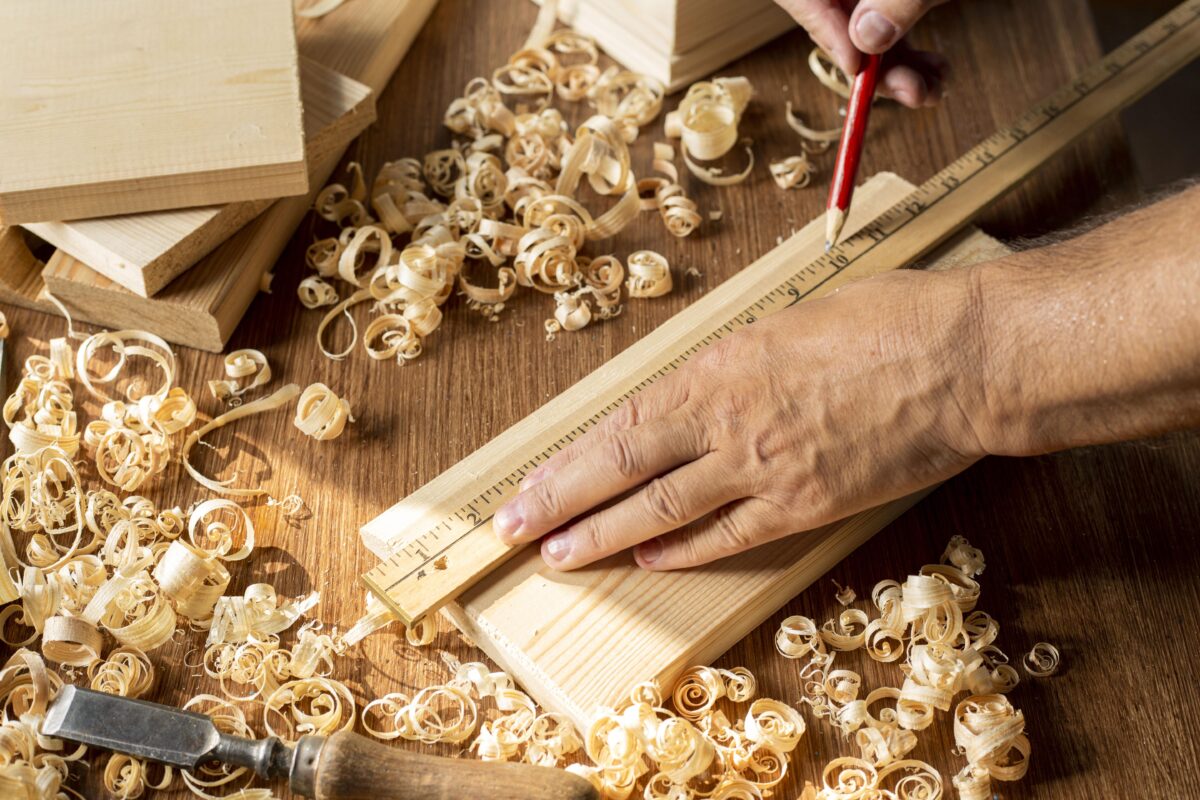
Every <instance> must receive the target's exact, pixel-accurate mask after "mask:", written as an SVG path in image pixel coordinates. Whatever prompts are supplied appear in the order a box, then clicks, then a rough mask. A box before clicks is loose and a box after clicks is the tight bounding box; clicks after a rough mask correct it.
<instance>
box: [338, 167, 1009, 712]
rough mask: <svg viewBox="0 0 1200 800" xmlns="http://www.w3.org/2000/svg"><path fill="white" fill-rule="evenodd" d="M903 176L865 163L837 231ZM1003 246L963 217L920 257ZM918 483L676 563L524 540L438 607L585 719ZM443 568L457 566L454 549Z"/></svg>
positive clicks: (872, 528) (732, 638) (758, 265)
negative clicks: (756, 543) (657, 567)
mask: <svg viewBox="0 0 1200 800" xmlns="http://www.w3.org/2000/svg"><path fill="white" fill-rule="evenodd" d="M913 188H914V187H913V186H912V185H911V184H909V183H908V182H907V181H904V180H902V179H901V178H899V177H897V176H895V175H892V174H886V173H885V174H881V175H877V176H875V177H874V178H872V179H871V180H870V181H868V182H867V183H866V184H865V185H864V186H863V187H861V188H860V189H859V196H858V200H857V202H856V203H855V205H854V208H853V210H852V211H851V215H850V219H849V221H848V223H847V230H848V231H850V232H853V231H854V230H857V229H858V228H859V227H861V226H862V225H864V224H866V223H867V222H869V221H871V220H873V219H874V218H875V217H877V216H878V215H879V214H881V213H882V212H883V211H885V210H886V209H888V208H889V207H890V206H892V205H893V204H895V203H896V202H898V201H899V200H901V199H903V198H904V197H906V196H907V195H908V194H909V193H910V192H911V191H912V190H913ZM823 242H824V225H823V220H818V221H816V222H813V223H810V224H809V225H807V226H805V228H803V229H802V230H801V231H800V232H799V233H797V234H796V235H794V236H793V237H792V238H790V239H788V240H787V241H786V242H785V243H784V244H782V245H780V246H779V247H777V248H775V249H774V250H772V251H771V252H770V253H768V254H767V255H766V256H764V257H763V258H761V259H759V260H758V261H757V262H755V263H754V264H752V265H751V266H749V267H747V268H746V269H745V270H742V271H741V272H740V273H738V274H737V275H736V276H734V277H733V278H730V279H729V280H728V281H726V282H725V283H724V284H722V285H721V286H720V287H718V288H717V289H714V290H713V292H711V293H710V294H709V295H708V298H713V299H711V300H710V301H709V302H705V301H704V300H701V301H700V302H698V303H696V304H694V305H692V306H690V307H689V308H687V309H685V310H684V311H682V312H680V313H679V314H678V315H676V316H675V317H673V318H672V320H671V321H670V322H668V323H666V325H664V326H663V327H664V328H665V327H666V326H675V330H678V329H679V328H680V327H681V326H685V327H689V328H690V327H692V326H695V327H696V329H697V330H708V329H710V328H709V326H710V323H711V327H716V326H719V325H720V320H722V319H725V318H727V317H728V315H729V314H730V313H732V311H731V310H732V309H734V308H737V309H740V308H742V307H743V305H744V303H743V301H746V302H753V298H754V297H756V296H759V295H761V294H765V293H766V292H768V291H771V290H772V289H774V287H776V286H778V285H779V282H780V280H781V276H782V275H785V274H788V275H790V274H791V273H792V272H794V271H795V270H796V268H797V265H803V264H806V263H809V262H811V261H812V260H813V259H815V258H816V257H817V256H818V255H820V253H821V251H822V249H823ZM1005 252H1007V251H1006V249H1005V248H1004V247H1003V245H1001V244H999V243H998V242H996V241H995V240H992V239H989V238H988V237H986V236H984V235H983V234H981V233H979V232H978V231H974V230H972V231H967V232H964V233H963V234H962V235H960V236H959V237H957V238H956V239H954V240H953V244H952V245H950V246H949V248H948V250H947V249H943V250H942V251H940V254H939V255H935V256H933V257H931V259H930V260H931V261H933V262H937V261H941V260H946V261H948V262H952V263H963V262H969V261H978V260H983V259H986V258H990V257H995V256H997V255H1001V254H1003V253H1005ZM718 294H719V298H717V297H715V296H717V295H718ZM747 298H749V299H747ZM662 329H663V328H660V329H659V330H660V331H661V330H662ZM663 338H665V339H666V341H665V347H664V346H662V345H660V346H658V349H657V350H655V349H653V348H647V347H640V346H639V345H634V346H633V347H631V348H629V349H628V350H626V351H624V352H623V353H622V354H621V355H619V356H617V357H616V358H615V359H613V360H612V361H610V362H609V363H608V364H606V365H605V366H603V367H601V369H600V370H598V371H597V372H595V373H593V374H592V375H591V376H589V377H587V378H585V379H584V380H583V381H581V382H580V383H579V384H576V387H575V388H576V389H577V388H578V387H581V386H586V388H587V390H588V391H575V390H574V389H572V390H568V391H567V392H566V393H564V394H563V395H560V396H559V397H558V398H556V399H555V400H552V401H551V402H550V403H549V404H547V406H545V407H543V408H542V409H541V410H539V411H537V412H535V413H534V414H532V415H530V416H529V417H527V418H526V419H525V420H523V421H522V422H520V423H517V425H515V426H513V427H512V428H510V429H509V430H508V431H506V432H505V433H503V434H501V435H500V436H499V437H497V439H495V440H493V441H492V442H490V443H489V444H488V445H486V446H485V448H484V449H483V450H480V451H477V452H478V453H484V451H487V453H486V454H485V455H486V456H492V457H494V456H497V454H500V453H511V454H512V461H513V462H520V461H522V460H523V459H525V458H527V457H528V452H529V451H531V450H535V449H537V447H538V444H536V442H540V441H541V438H544V437H545V435H546V434H545V433H544V426H545V424H546V423H545V420H557V419H561V418H570V417H571V411H572V408H574V407H577V408H578V410H579V413H578V415H577V417H578V418H583V417H586V416H587V415H588V414H589V413H590V411H586V410H584V409H585V408H590V406H589V404H590V403H591V402H592V401H593V400H594V399H595V398H596V397H607V396H609V395H610V394H612V393H614V392H616V391H619V390H618V389H616V388H615V387H618V386H620V385H623V382H627V381H628V380H629V379H630V376H631V375H635V374H640V373H641V372H645V371H646V370H647V369H653V368H654V367H655V366H657V365H659V364H660V363H662V362H664V361H666V360H668V359H669V358H671V357H672V356H673V355H674V351H673V350H671V349H670V348H671V347H672V346H673V339H671V338H670V337H663ZM654 340H655V337H651V338H650V339H648V340H643V341H654ZM523 453H524V455H522V454H523ZM492 460H494V459H493V458H490V457H481V458H479V459H476V457H475V456H470V457H468V458H467V459H466V460H464V461H463V462H460V464H458V465H456V466H455V467H452V468H451V469H450V470H449V471H447V472H446V473H443V475H442V476H440V477H439V478H438V479H437V481H436V483H437V484H438V485H439V486H445V487H449V486H451V485H453V484H454V483H455V478H456V473H457V478H458V482H459V483H460V484H461V483H464V482H466V481H468V480H474V479H476V478H477V477H479V474H480V472H481V471H486V469H487V464H485V463H484V462H485V461H486V462H488V463H490V462H491V461H492ZM501 469H503V468H501ZM424 491H426V490H422V492H424ZM923 495H924V492H920V493H917V494H914V495H911V496H909V497H905V498H902V499H899V500H896V501H894V502H892V503H888V504H886V505H883V506H880V507H878V508H875V509H872V510H869V511H866V512H863V513H861V514H858V515H855V516H853V517H851V518H849V519H846V520H843V521H841V522H837V523H834V524H832V525H828V526H826V527H824V528H821V529H819V530H816V531H811V532H808V533H804V534H799V535H796V536H791V537H788V538H785V539H781V540H779V541H776V542H773V543H771V544H768V545H764V546H763V547H759V548H756V549H754V550H752V551H750V552H748V553H743V554H741V555H739V556H735V557H733V558H731V559H726V560H724V561H721V562H719V563H716V564H712V565H708V566H704V567H699V568H696V569H690V570H681V571H677V572H666V573H664V572H647V571H644V570H641V569H640V568H638V567H637V566H636V564H634V563H633V560H632V558H631V557H630V556H629V555H628V554H622V555H619V556H614V557H612V558H609V559H606V560H605V561H603V562H601V563H600V564H597V565H594V566H592V567H589V568H587V569H584V570H578V571H574V572H569V573H560V572H556V571H555V570H553V569H551V568H549V567H547V566H546V565H545V563H544V562H543V561H542V559H541V556H540V554H539V551H538V549H537V548H536V547H528V548H525V549H524V550H522V551H521V552H519V553H518V554H517V555H516V556H515V557H513V558H512V559H510V560H509V561H507V562H505V563H504V564H502V565H501V566H500V567H498V568H496V569H495V571H492V572H490V573H489V574H487V575H486V576H484V577H483V578H482V579H481V580H480V581H479V582H478V583H476V584H475V585H474V586H472V587H471V588H469V589H467V591H466V592H465V593H464V594H462V595H460V596H459V597H458V599H457V601H455V602H452V603H450V604H449V605H447V606H445V607H443V611H444V613H445V614H446V615H447V616H448V617H449V618H450V620H451V621H453V622H454V624H455V625H457V626H458V627H459V628H460V629H461V630H462V631H463V633H465V634H466V635H467V637H468V638H470V639H471V640H472V641H474V642H475V643H476V644H478V645H479V646H480V647H482V648H483V650H484V651H485V652H487V653H488V655H490V656H491V657H492V658H493V659H495V660H496V662H497V663H499V664H500V665H501V666H502V667H503V668H504V669H506V670H507V671H508V672H509V673H510V674H512V675H513V677H514V678H516V679H517V680H518V681H520V682H521V684H522V685H523V686H524V687H525V688H526V689H527V690H528V691H529V692H530V693H531V694H532V695H533V696H534V697H535V698H536V699H537V700H538V702H539V703H541V704H542V705H544V706H545V707H547V708H549V709H551V710H554V711H558V712H561V713H564V714H567V715H568V716H570V717H571V719H573V720H574V721H575V722H576V723H577V724H580V725H584V724H585V723H586V720H587V715H588V713H589V712H590V711H591V710H592V709H593V708H595V707H596V706H598V705H609V706H612V705H615V704H617V703H619V702H620V701H621V700H622V699H623V698H625V697H627V696H628V693H629V690H630V689H631V688H632V687H633V686H634V685H635V684H637V683H638V682H640V681H644V680H658V681H660V683H661V684H662V685H669V683H670V682H671V681H672V680H673V679H674V678H675V677H676V676H677V675H678V674H679V673H680V672H681V671H682V670H684V669H685V668H687V667H688V666H690V665H692V664H697V663H709V662H711V661H712V660H714V659H715V658H716V657H717V656H719V655H720V654H721V653H723V652H724V651H725V650H727V649H728V648H729V647H730V646H731V645H732V644H734V643H735V642H737V641H739V640H740V639H742V638H743V637H744V636H745V635H746V634H747V633H749V632H750V631H751V630H753V629H754V628H756V627H757V626H758V625H759V624H760V623H761V622H762V621H763V620H765V619H766V618H767V617H768V616H770V615H771V614H772V613H774V612H775V611H776V610H778V609H779V608H780V607H781V606H783V604H784V603H786V602H787V601H788V600H789V599H791V598H792V597H793V596H795V595H796V594H798V593H799V592H800V591H801V590H802V589H804V588H805V587H806V586H808V585H809V584H810V583H812V582H813V581H814V580H816V579H817V578H818V577H820V576H821V575H822V574H824V573H825V572H826V571H827V570H828V569H830V568H831V567H832V566H833V565H834V564H836V563H837V562H838V561H840V560H841V559H843V558H845V557H846V556H847V555H848V554H849V553H851V552H852V551H853V550H854V549H855V548H857V547H858V546H859V545H860V544H862V543H863V542H865V541H866V540H867V539H868V538H870V537H871V536H872V535H873V534H875V533H876V532H877V531H879V530H880V529H881V528H883V527H884V526H885V525H887V524H888V523H889V522H890V521H892V520H893V519H895V518H896V517H897V516H899V515H900V514H901V513H903V512H904V511H905V510H906V509H908V508H909V507H910V506H911V505H912V504H913V503H915V502H916V501H917V500H918V499H919V498H920V497H921V496H923ZM410 500H415V498H410ZM423 501H427V502H422V503H419V504H418V505H428V506H429V507H431V508H435V507H436V506H437V500H436V498H434V497H432V496H430V495H428V494H425V495H423ZM409 511H410V509H407V508H406V507H405V504H401V505H399V506H396V507H394V508H393V509H391V510H389V511H387V512H385V513H384V514H383V515H382V516H380V517H378V518H376V519H375V520H373V521H372V522H370V523H368V525H367V526H364V528H363V531H362V535H363V541H364V543H365V544H366V546H367V547H368V548H369V549H370V550H371V551H372V552H374V553H375V554H376V555H379V556H380V557H381V558H386V557H388V556H390V555H391V554H392V553H394V552H396V551H397V550H399V549H402V548H403V547H404V546H405V545H406V543H407V541H408V538H409V537H410V536H412V531H414V530H416V531H420V530H424V528H422V527H421V526H420V525H416V526H407V527H406V525H405V524H402V523H401V520H402V518H406V515H407V514H408V513H409ZM409 521H410V522H411V521H412V520H409ZM480 544H482V543H480ZM468 566H469V565H463V564H460V565H458V567H459V568H462V569H465V568H467V567H468ZM445 567H446V569H447V570H454V569H455V568H456V564H455V563H454V560H453V556H451V560H450V562H449V563H447V564H446V565H445Z"/></svg>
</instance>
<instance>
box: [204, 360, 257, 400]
mask: <svg viewBox="0 0 1200 800" xmlns="http://www.w3.org/2000/svg"><path fill="white" fill-rule="evenodd" d="M225 376H226V380H214V381H209V382H208V391H209V392H210V393H211V394H212V396H213V397H214V398H216V399H217V400H220V401H222V402H230V403H240V402H241V397H242V395H244V394H246V392H249V391H250V390H251V389H257V388H259V387H260V386H266V385H267V384H268V383H269V382H270V381H271V365H270V364H268V363H267V357H266V356H265V355H264V354H263V353H262V351H261V350H252V349H245V350H235V351H233V352H232V353H230V354H229V355H227V356H225ZM244 378H248V379H251V380H250V381H249V382H248V383H246V384H245V385H243V379H244Z"/></svg>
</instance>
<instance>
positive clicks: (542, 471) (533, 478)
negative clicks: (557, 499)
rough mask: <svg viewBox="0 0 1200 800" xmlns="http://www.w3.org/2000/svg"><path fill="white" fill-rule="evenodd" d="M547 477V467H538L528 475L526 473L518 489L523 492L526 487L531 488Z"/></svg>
mask: <svg viewBox="0 0 1200 800" xmlns="http://www.w3.org/2000/svg"><path fill="white" fill-rule="evenodd" d="M545 477H546V468H545V467H538V468H537V469H535V470H534V471H533V472H531V473H529V474H528V475H526V476H525V477H524V478H522V479H521V485H520V487H519V488H518V491H521V492H523V491H525V490H526V489H530V488H532V487H534V486H537V485H538V484H539V483H541V482H542V479H544V478H545Z"/></svg>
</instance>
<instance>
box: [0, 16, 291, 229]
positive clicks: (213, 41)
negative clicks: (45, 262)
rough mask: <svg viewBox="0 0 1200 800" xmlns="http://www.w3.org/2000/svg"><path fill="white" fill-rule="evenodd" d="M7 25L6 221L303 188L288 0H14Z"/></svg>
mask: <svg viewBox="0 0 1200 800" xmlns="http://www.w3.org/2000/svg"><path fill="white" fill-rule="evenodd" d="M0 31H3V47H0V223H3V224H8V225H12V224H16V223H23V222H42V221H45V220H60V219H78V218H83V217H99V216H112V215H114V214H129V213H136V212H141V211H153V210H156V209H163V208H183V207H189V206H201V205H213V204H216V203H230V202H240V201H245V200H258V199H263V198H269V199H274V198H277V197H287V196H289V195H297V194H304V193H305V192H306V191H308V170H307V168H306V166H305V163H304V130H303V126H302V122H301V104H300V76H299V69H298V65H297V55H296V38H295V29H294V25H293V22H292V0H207V1H206V2H203V3H167V4H164V3H162V2H160V1H159V0H106V2H103V3H95V2H92V0H7V2H5V3H3V4H0Z"/></svg>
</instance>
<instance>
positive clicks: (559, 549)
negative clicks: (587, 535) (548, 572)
mask: <svg viewBox="0 0 1200 800" xmlns="http://www.w3.org/2000/svg"><path fill="white" fill-rule="evenodd" d="M545 553H546V555H547V556H549V557H550V560H551V561H562V560H563V559H565V558H566V557H567V556H569V555H570V554H571V535H570V534H569V533H556V534H554V535H553V536H551V537H550V538H548V539H546V547H545Z"/></svg>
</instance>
